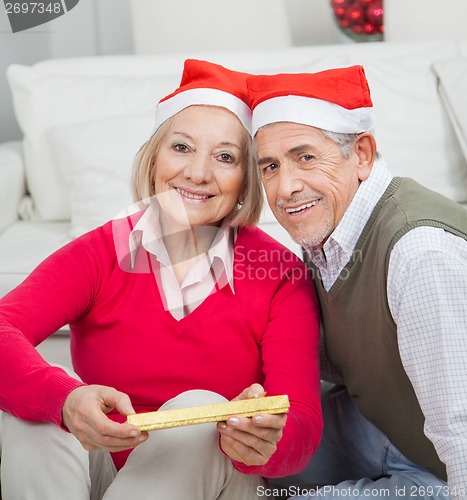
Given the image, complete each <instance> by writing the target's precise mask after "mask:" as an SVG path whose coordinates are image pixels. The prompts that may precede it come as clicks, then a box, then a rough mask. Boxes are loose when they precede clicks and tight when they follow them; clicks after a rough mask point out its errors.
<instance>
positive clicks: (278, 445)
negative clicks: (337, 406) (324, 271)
mask: <svg viewBox="0 0 467 500" xmlns="http://www.w3.org/2000/svg"><path fill="white" fill-rule="evenodd" d="M318 307H319V306H318V302H317V298H316V295H315V291H314V287H313V283H312V280H311V279H310V278H308V275H305V273H304V272H303V271H302V269H300V273H297V272H295V273H294V272H290V273H289V274H288V275H287V276H286V277H284V278H283V279H282V280H281V281H280V282H279V284H278V287H277V290H276V293H275V294H274V297H273V300H272V302H271V306H270V314H269V321H268V325H267V328H266V330H265V332H264V333H263V336H262V340H261V351H262V358H263V370H264V375H265V382H264V389H265V391H266V393H267V395H269V396H274V395H279V394H287V395H288V396H289V400H290V404H291V406H290V410H289V413H288V414H287V417H285V416H283V415H282V416H277V415H274V416H273V415H264V417H263V419H262V421H260V422H254V419H243V418H239V419H238V421H236V422H235V424H236V425H231V424H230V423H229V422H227V426H226V428H224V429H220V431H221V434H222V436H225V435H228V436H229V442H228V443H227V440H224V442H225V443H227V444H222V443H221V446H222V448H223V450H224V452H225V453H226V454H228V455H229V456H230V457H231V458H232V459H233V462H234V466H235V468H236V469H238V470H239V471H241V472H243V473H245V474H257V475H261V476H264V477H278V476H284V475H289V474H294V473H296V472H299V471H301V470H302V469H304V468H305V466H306V464H307V463H308V461H309V460H310V458H311V456H312V454H313V453H314V451H315V450H316V448H317V446H318V443H319V440H320V438H321V432H322V417H321V404H320V383H319V366H318V343H319V309H318ZM285 422H286V423H285ZM284 424H285V426H284ZM282 427H283V429H282ZM245 433H246V434H247V435H245ZM248 434H250V435H248ZM235 435H236V436H237V441H239V444H235V445H234V444H233V442H232V439H235ZM252 436H253V437H252ZM248 447H250V448H251V450H248V449H247V448H248ZM268 455H269V456H270V458H269V459H268V460H266V463H264V458H268ZM239 458H240V460H238V459H239Z"/></svg>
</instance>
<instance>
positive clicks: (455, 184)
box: [349, 42, 467, 202]
mask: <svg viewBox="0 0 467 500" xmlns="http://www.w3.org/2000/svg"><path fill="white" fill-rule="evenodd" d="M392 47H393V48H394V50H393V52H392V53H390V54H386V55H385V54H380V55H379V57H378V56H377V55H376V54H372V53H371V51H367V52H365V53H363V54H361V55H359V56H354V55H352V57H351V58H349V63H352V64H354V63H359V64H363V65H364V68H365V72H366V75H367V78H368V81H369V85H370V89H371V95H372V99H373V103H374V107H375V121H376V140H377V144H378V149H379V150H380V151H381V153H382V154H383V156H384V158H385V159H386V161H387V163H388V166H389V168H390V170H391V172H392V173H393V174H394V175H400V176H408V177H412V178H414V179H415V180H417V181H418V182H420V183H421V184H423V185H424V186H426V187H428V188H429V189H432V190H434V191H437V192H439V193H441V194H443V195H445V196H447V197H448V198H451V199H453V200H455V201H458V202H464V201H467V179H466V176H467V163H466V159H465V157H464V155H463V153H462V150H461V148H460V146H459V143H458V141H457V139H456V137H455V133H454V131H453V128H452V125H451V122H450V120H449V117H448V115H447V113H446V110H445V108H444V107H443V104H442V102H441V99H440V97H439V93H438V84H437V83H438V82H437V78H436V76H435V75H434V73H433V70H432V65H433V61H436V60H438V59H446V58H449V57H452V55H453V54H457V53H458V51H459V48H458V46H457V44H455V43H454V42H443V43H438V44H429V45H423V44H422V45H419V44H400V46H399V47H398V46H397V44H396V45H392Z"/></svg>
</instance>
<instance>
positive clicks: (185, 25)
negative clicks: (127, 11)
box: [130, 0, 339, 54]
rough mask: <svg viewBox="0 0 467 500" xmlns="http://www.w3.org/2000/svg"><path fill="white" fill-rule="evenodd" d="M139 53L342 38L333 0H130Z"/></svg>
mask: <svg viewBox="0 0 467 500" xmlns="http://www.w3.org/2000/svg"><path fill="white" fill-rule="evenodd" d="M130 3H131V10H132V22H133V31H134V39H135V52H136V53H137V54H158V53H180V52H186V50H187V48H190V49H191V50H192V51H206V50H230V49H233V50H239V49H248V48H251V47H255V48H276V47H286V46H289V45H322V44H333V43H337V42H338V41H339V30H338V28H337V26H336V24H335V22H334V19H333V14H332V9H331V6H330V0H235V1H232V2H227V1H225V0H171V1H170V2H168V1H167V0H130Z"/></svg>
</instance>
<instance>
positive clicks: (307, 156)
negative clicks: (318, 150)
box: [300, 155, 315, 161]
mask: <svg viewBox="0 0 467 500" xmlns="http://www.w3.org/2000/svg"><path fill="white" fill-rule="evenodd" d="M300 159H301V160H302V161H311V160H314V159H315V157H314V156H313V155H303V156H301V157H300Z"/></svg>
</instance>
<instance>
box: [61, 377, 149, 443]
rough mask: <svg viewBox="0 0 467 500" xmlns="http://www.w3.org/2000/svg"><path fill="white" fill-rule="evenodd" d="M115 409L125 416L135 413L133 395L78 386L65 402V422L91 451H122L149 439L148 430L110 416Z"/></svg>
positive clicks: (101, 386) (89, 386) (108, 388)
mask: <svg viewBox="0 0 467 500" xmlns="http://www.w3.org/2000/svg"><path fill="white" fill-rule="evenodd" d="M114 408H115V409H116V410H117V411H118V412H119V413H120V414H121V415H125V416H127V415H130V414H132V413H135V411H134V410H133V407H132V405H131V401H130V398H129V397H128V396H127V395H126V394H124V393H123V392H119V391H117V390H116V389H113V388H112V387H106V386H103V385H86V386H82V387H78V388H76V389H75V390H73V391H72V392H70V394H69V395H68V397H67V398H66V400H65V404H64V405H63V409H62V416H63V425H64V426H65V427H67V428H68V430H69V431H70V432H71V433H72V434H73V435H74V436H75V437H76V438H77V439H78V440H79V441H80V443H81V444H82V445H83V447H84V448H85V449H86V450H88V451H90V450H99V449H105V450H108V451H121V450H126V449H128V448H134V447H135V446H138V445H139V444H141V443H142V442H143V441H145V440H146V439H147V437H148V434H147V432H146V433H142V432H141V431H140V430H139V429H138V428H137V427H135V426H134V425H130V424H127V423H124V424H119V423H117V422H113V421H112V420H110V419H109V418H108V417H107V415H106V414H107V413H109V412H110V411H111V410H112V409H114Z"/></svg>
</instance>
